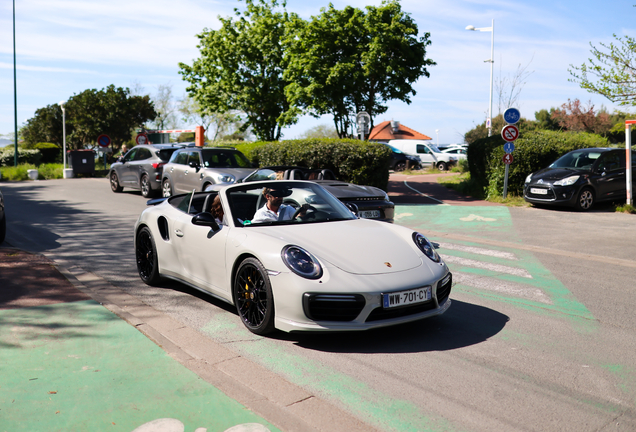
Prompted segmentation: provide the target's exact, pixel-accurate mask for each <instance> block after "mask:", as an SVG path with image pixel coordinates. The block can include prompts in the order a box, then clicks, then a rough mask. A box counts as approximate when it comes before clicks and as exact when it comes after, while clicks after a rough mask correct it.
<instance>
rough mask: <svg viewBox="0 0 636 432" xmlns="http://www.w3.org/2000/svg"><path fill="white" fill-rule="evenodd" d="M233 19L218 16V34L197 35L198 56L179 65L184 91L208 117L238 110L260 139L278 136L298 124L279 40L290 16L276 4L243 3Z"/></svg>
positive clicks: (251, 0) (273, 1) (264, 0)
mask: <svg viewBox="0 0 636 432" xmlns="http://www.w3.org/2000/svg"><path fill="white" fill-rule="evenodd" d="M245 4H246V10H245V11H243V12H239V11H238V10H237V9H235V13H236V19H232V18H231V17H230V18H222V17H219V20H220V21H221V28H220V29H219V30H210V29H204V31H203V33H201V34H199V35H198V38H199V41H200V42H199V45H198V46H197V47H198V48H199V50H200V52H201V57H200V58H199V59H197V60H195V61H194V62H193V64H192V66H189V65H187V64H184V63H179V67H180V68H181V70H180V71H179V73H180V74H181V75H183V78H184V80H186V81H187V82H189V83H190V86H189V87H188V88H187V91H188V92H189V93H190V95H191V96H192V97H194V99H195V100H196V101H197V102H198V103H199V104H200V105H201V106H202V107H205V109H206V111H209V113H225V112H228V111H231V110H238V111H240V112H243V113H245V114H246V116H247V122H246V123H245V124H244V125H243V127H242V129H246V128H247V127H249V126H251V127H252V129H253V131H254V133H255V134H256V135H257V136H258V138H259V139H261V140H266V141H272V140H278V139H280V138H281V136H282V133H281V129H282V128H283V127H284V126H288V125H291V124H294V123H295V122H296V121H297V117H298V114H299V112H298V110H297V109H295V108H292V107H291V105H290V104H289V102H288V101H287V98H286V97H285V93H284V89H285V86H286V85H287V84H288V82H287V81H286V80H285V79H284V78H283V47H282V44H281V39H282V38H283V36H284V34H285V26H286V24H287V23H288V22H289V20H290V16H289V15H288V13H287V12H286V11H284V7H285V3H284V2H283V3H282V7H283V11H282V12H278V11H276V9H277V8H278V6H279V5H278V1H277V0H245Z"/></svg>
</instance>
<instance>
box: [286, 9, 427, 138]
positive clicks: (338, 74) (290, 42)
mask: <svg viewBox="0 0 636 432" xmlns="http://www.w3.org/2000/svg"><path fill="white" fill-rule="evenodd" d="M321 12H322V13H321V14H320V15H319V16H315V17H312V19H311V21H309V22H306V21H303V20H301V19H300V18H298V17H293V19H292V20H291V23H290V25H289V26H288V32H287V35H286V38H285V41H284V43H285V46H286V58H285V60H286V63H285V66H286V68H285V73H284V77H285V78H286V79H287V80H288V81H289V84H288V86H287V88H286V90H285V91H286V94H287V97H288V98H289V99H290V101H291V102H292V103H293V104H294V105H295V106H297V107H299V108H301V109H303V110H305V111H307V112H309V113H310V114H312V115H313V116H315V117H319V116H321V115H324V114H331V115H333V117H334V125H335V127H336V130H337V132H338V134H339V136H340V137H344V136H346V134H347V131H348V130H349V126H350V123H351V115H350V114H351V113H352V112H353V113H356V112H360V111H366V112H367V113H369V115H370V116H371V128H373V117H374V116H376V115H378V114H382V113H384V112H385V111H386V110H387V106H386V104H385V103H386V102H387V101H389V100H394V99H397V100H401V101H403V102H406V103H407V104H408V103H410V102H411V99H410V97H411V95H415V90H413V87H412V84H413V83H414V82H415V81H417V79H418V78H420V77H421V76H426V77H428V76H429V72H428V70H427V67H429V66H433V65H435V62H433V61H432V60H431V59H427V58H426V47H427V46H428V45H430V43H431V42H430V40H429V37H430V34H429V33H424V34H423V35H422V36H421V37H419V38H418V27H417V24H416V23H415V21H414V20H413V19H412V18H411V16H410V15H409V14H408V13H405V12H403V11H402V8H401V6H400V3H399V2H398V1H394V0H389V1H386V0H385V1H383V2H382V4H381V5H380V6H378V7H376V6H367V7H366V10H364V11H363V10H360V9H357V8H354V7H351V6H347V7H345V8H344V9H343V10H337V9H335V8H334V6H333V5H332V4H330V5H329V7H328V8H323V9H322V10H321Z"/></svg>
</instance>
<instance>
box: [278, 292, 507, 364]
mask: <svg viewBox="0 0 636 432" xmlns="http://www.w3.org/2000/svg"><path fill="white" fill-rule="evenodd" d="M452 301H453V303H452V305H451V307H450V308H449V309H448V311H446V313H445V314H444V315H441V316H439V317H437V318H430V319H425V320H421V321H417V322H414V323H408V324H402V325H399V326H392V327H386V328H381V329H375V330H369V331H365V332H344V333H308V334H304V333H292V334H284V333H277V334H276V335H275V337H276V338H280V339H286V340H292V341H296V344H297V345H298V346H301V347H303V348H307V349H312V350H317V351H326V352H334V353H364V354H377V353H414V352H428V351H448V350H453V349H457V348H463V347H467V346H471V345H475V344H478V343H480V342H484V341H486V340H487V339H489V338H491V337H493V336H494V335H496V334H497V333H499V332H500V331H501V330H502V329H503V328H504V327H505V326H506V323H508V321H509V320H510V318H509V317H508V316H507V315H504V314H502V313H500V312H497V311H495V310H493V309H489V308H487V307H484V306H479V305H475V304H471V303H465V302H462V301H459V300H452Z"/></svg>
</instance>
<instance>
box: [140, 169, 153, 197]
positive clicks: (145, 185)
mask: <svg viewBox="0 0 636 432" xmlns="http://www.w3.org/2000/svg"><path fill="white" fill-rule="evenodd" d="M139 186H140V187H139V189H141V196H142V197H144V198H150V196H151V195H152V188H151V187H150V179H149V178H148V175H147V174H144V175H142V176H141V180H139Z"/></svg>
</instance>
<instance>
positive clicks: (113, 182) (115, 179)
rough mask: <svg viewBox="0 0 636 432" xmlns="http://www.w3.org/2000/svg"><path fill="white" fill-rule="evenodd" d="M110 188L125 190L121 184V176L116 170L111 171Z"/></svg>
mask: <svg viewBox="0 0 636 432" xmlns="http://www.w3.org/2000/svg"><path fill="white" fill-rule="evenodd" d="M110 188H111V190H112V191H113V192H115V193H118V192H121V191H123V190H124V188H123V187H121V186H120V184H119V177H117V173H116V172H115V171H113V172H111V173H110Z"/></svg>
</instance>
